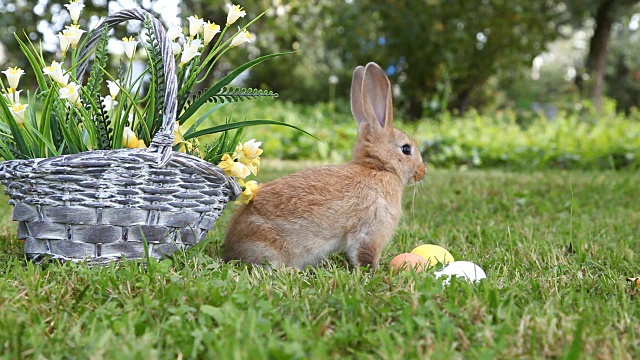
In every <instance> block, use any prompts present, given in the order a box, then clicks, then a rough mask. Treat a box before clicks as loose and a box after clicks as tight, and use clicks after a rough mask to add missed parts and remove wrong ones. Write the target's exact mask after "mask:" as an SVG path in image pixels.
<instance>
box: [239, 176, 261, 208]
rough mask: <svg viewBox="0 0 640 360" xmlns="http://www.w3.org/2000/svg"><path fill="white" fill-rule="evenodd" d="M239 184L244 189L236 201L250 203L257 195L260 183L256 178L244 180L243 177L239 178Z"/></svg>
mask: <svg viewBox="0 0 640 360" xmlns="http://www.w3.org/2000/svg"><path fill="white" fill-rule="evenodd" d="M238 184H239V185H240V186H241V187H242V188H243V190H242V193H240V196H239V197H238V201H236V203H242V204H248V203H249V202H251V200H253V198H254V197H255V196H256V193H257V192H258V189H259V188H260V185H259V184H258V182H257V181H255V180H249V181H247V182H244V181H243V180H242V179H239V180H238Z"/></svg>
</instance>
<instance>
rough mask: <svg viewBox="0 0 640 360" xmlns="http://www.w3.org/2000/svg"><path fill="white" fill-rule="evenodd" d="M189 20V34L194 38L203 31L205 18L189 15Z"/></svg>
mask: <svg viewBox="0 0 640 360" xmlns="http://www.w3.org/2000/svg"><path fill="white" fill-rule="evenodd" d="M187 20H189V36H191V38H194V37H196V35H198V34H199V33H200V32H201V31H202V28H203V27H204V20H203V19H201V18H199V17H197V16H189V17H188V18H187Z"/></svg>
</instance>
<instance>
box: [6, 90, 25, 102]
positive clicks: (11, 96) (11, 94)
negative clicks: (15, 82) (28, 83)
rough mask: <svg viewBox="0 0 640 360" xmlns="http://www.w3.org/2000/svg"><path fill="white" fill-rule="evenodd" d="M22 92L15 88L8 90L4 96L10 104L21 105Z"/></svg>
mask: <svg viewBox="0 0 640 360" xmlns="http://www.w3.org/2000/svg"><path fill="white" fill-rule="evenodd" d="M21 92H22V90H16V89H14V88H8V89H7V93H6V94H3V95H4V97H5V98H6V99H7V101H8V102H9V103H10V104H20V93H21Z"/></svg>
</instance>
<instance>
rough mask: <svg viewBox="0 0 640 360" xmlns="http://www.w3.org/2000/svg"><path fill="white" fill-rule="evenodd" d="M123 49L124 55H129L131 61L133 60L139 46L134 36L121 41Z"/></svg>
mask: <svg viewBox="0 0 640 360" xmlns="http://www.w3.org/2000/svg"><path fill="white" fill-rule="evenodd" d="M121 44H122V47H124V53H125V55H127V58H128V59H129V60H131V59H133V55H135V53H136V46H138V41H137V40H135V39H134V38H133V36H129V37H123V38H122V41H121Z"/></svg>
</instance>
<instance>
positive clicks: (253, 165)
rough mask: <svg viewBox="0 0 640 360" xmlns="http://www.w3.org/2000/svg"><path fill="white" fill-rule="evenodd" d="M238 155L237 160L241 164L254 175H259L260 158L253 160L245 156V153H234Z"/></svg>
mask: <svg viewBox="0 0 640 360" xmlns="http://www.w3.org/2000/svg"><path fill="white" fill-rule="evenodd" d="M234 154H235V155H236V160H237V161H238V162H239V163H242V164H244V166H246V167H247V169H249V172H251V173H252V174H253V175H258V171H259V170H260V157H255V158H253V159H249V158H248V157H246V156H245V155H244V152H242V151H241V152H238V153H234Z"/></svg>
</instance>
